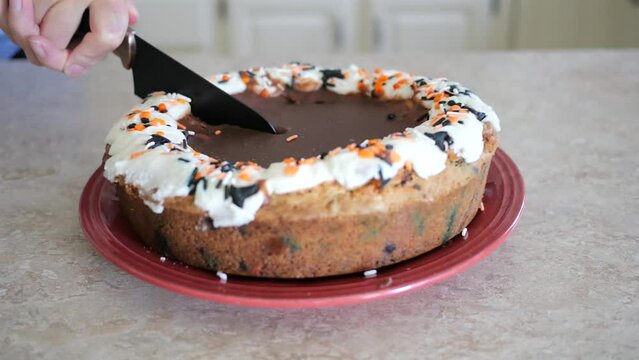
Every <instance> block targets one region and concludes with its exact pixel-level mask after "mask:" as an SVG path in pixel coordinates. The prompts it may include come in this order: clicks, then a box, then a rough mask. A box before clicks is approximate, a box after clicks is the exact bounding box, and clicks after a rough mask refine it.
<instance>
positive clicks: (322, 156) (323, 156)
mask: <svg viewBox="0 0 639 360" xmlns="http://www.w3.org/2000/svg"><path fill="white" fill-rule="evenodd" d="M326 156H328V152H326V151H324V152H323V153H321V154H320V159H322V160H323V159H324V158H325V157H326Z"/></svg>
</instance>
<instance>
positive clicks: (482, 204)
mask: <svg viewBox="0 0 639 360" xmlns="http://www.w3.org/2000/svg"><path fill="white" fill-rule="evenodd" d="M479 210H481V211H484V210H485V209H484V202H483V201H482V202H480V203H479Z"/></svg>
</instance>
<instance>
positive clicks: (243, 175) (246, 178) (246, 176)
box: [239, 173, 251, 181]
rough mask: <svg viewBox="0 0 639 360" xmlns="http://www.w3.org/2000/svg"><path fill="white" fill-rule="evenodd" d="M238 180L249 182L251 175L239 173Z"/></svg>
mask: <svg viewBox="0 0 639 360" xmlns="http://www.w3.org/2000/svg"><path fill="white" fill-rule="evenodd" d="M239 178H240V180H244V181H249V180H251V175H249V174H247V173H241V174H240V176H239Z"/></svg>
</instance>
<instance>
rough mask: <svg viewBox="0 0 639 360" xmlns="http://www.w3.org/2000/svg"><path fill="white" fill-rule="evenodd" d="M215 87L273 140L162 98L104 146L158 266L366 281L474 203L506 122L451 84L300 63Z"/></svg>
mask: <svg viewBox="0 0 639 360" xmlns="http://www.w3.org/2000/svg"><path fill="white" fill-rule="evenodd" d="M210 80H211V82H213V83H214V84H215V85H217V86H218V87H220V88H221V89H223V90H224V91H226V92H227V93H229V94H232V95H233V96H236V97H237V98H238V99H239V100H241V101H243V102H244V103H246V104H247V105H249V106H251V107H253V108H254V109H256V110H257V111H258V112H260V113H261V114H263V115H264V116H265V117H266V118H267V119H269V121H271V123H273V124H274V125H276V127H277V129H278V134H277V135H273V134H267V133H261V132H257V131H253V130H248V129H242V128H238V127H235V126H232V125H225V124H219V125H211V124H209V123H205V122H203V121H201V120H200V119H198V118H196V117H195V116H193V115H192V114H190V105H189V103H190V99H188V98H187V97H185V96H182V95H180V94H173V93H169V94H167V93H164V92H156V93H153V94H150V95H149V96H148V97H147V98H146V99H144V100H143V102H142V103H141V104H138V105H136V106H135V107H134V108H133V109H132V110H131V111H130V112H129V113H128V114H126V115H124V116H123V117H122V118H121V119H120V120H118V121H117V123H116V124H115V125H114V126H113V128H112V129H111V131H110V132H109V134H108V136H107V141H106V143H107V147H106V153H105V160H104V175H105V177H106V178H107V179H108V180H109V181H110V182H112V183H113V184H114V185H115V187H116V189H117V194H118V196H119V199H120V204H121V207H122V211H123V213H124V214H125V215H126V217H127V218H128V219H129V222H130V224H131V226H132V228H133V229H134V230H135V232H136V233H137V234H138V235H139V236H140V238H141V240H142V241H143V242H144V243H145V244H146V245H148V246H149V247H150V248H151V249H153V250H154V251H156V252H157V253H158V256H166V257H170V258H172V259H174V260H177V261H181V262H183V263H185V264H188V265H190V266H194V267H198V268H203V269H208V270H212V271H218V272H223V273H225V274H232V275H245V276H255V277H271V278H311V277H320V276H329V275H339V274H347V273H353V272H363V271H366V270H370V269H376V268H379V267H382V266H386V265H390V264H393V263H396V262H399V261H402V260H405V259H409V258H412V257H415V256H418V255H421V254H424V253H426V252H428V251H430V250H432V249H434V248H436V247H438V246H440V245H442V244H445V243H446V242H447V241H449V240H450V239H451V238H452V237H454V236H455V235H457V234H459V233H460V232H462V231H463V230H464V229H465V227H466V226H467V225H468V224H469V222H470V221H471V220H472V219H473V217H474V216H475V214H476V212H477V211H478V209H479V208H480V206H481V204H482V203H481V201H482V196H483V192H484V188H485V184H486V177H487V173H488V169H489V167H490V162H491V159H492V157H493V155H494V153H495V151H496V149H497V146H498V145H497V138H496V132H497V131H499V128H500V127H499V119H498V117H497V115H496V114H495V112H494V111H493V110H492V108H491V107H490V106H488V105H486V104H485V103H484V102H483V101H482V100H481V99H480V98H479V97H478V96H477V95H475V94H474V93H473V92H472V91H471V90H469V89H468V88H466V87H464V86H462V85H460V84H459V83H456V82H453V81H449V80H447V79H445V78H429V77H426V76H417V75H412V74H409V73H406V72H402V71H397V70H381V69H375V70H373V71H368V70H365V69H362V68H359V67H357V66H355V65H351V66H348V67H345V68H339V69H329V68H321V67H318V66H313V65H310V64H302V63H291V64H286V65H283V66H280V67H254V68H251V69H249V70H243V71H234V72H227V73H222V74H218V75H215V76H213V77H212V78H211V79H210ZM207 120H209V121H218V120H217V119H207ZM219 121H221V119H220V120H219ZM469 241H471V240H469Z"/></svg>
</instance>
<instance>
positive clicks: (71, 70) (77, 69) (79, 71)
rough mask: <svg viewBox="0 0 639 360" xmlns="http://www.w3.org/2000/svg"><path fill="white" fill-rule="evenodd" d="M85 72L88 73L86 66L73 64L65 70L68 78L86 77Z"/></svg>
mask: <svg viewBox="0 0 639 360" xmlns="http://www.w3.org/2000/svg"><path fill="white" fill-rule="evenodd" d="M85 72H87V69H86V68H85V67H84V66H82V65H78V64H71V65H69V66H67V67H66V68H65V69H64V73H65V74H66V75H67V76H71V77H76V76H80V75H84V73H85Z"/></svg>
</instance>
